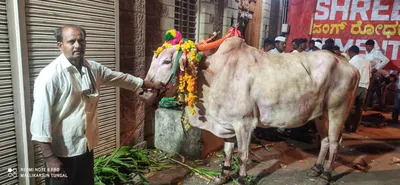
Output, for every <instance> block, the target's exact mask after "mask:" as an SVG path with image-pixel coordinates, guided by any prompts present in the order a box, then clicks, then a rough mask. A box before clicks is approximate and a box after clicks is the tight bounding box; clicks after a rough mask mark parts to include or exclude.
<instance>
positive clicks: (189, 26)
mask: <svg viewBox="0 0 400 185" xmlns="http://www.w3.org/2000/svg"><path fill="white" fill-rule="evenodd" d="M196 9H197V6H196V0H175V21H174V22H175V24H174V27H175V29H177V30H178V31H180V32H181V33H182V37H183V38H188V39H190V40H192V41H195V40H196Z"/></svg>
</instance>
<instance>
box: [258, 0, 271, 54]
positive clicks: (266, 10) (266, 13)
mask: <svg viewBox="0 0 400 185" xmlns="http://www.w3.org/2000/svg"><path fill="white" fill-rule="evenodd" d="M262 9H263V12H262V17H263V25H262V26H261V34H260V37H261V39H260V48H261V47H263V40H264V38H267V37H268V31H269V27H270V26H272V25H270V24H269V19H270V16H271V0H263V8H262Z"/></svg>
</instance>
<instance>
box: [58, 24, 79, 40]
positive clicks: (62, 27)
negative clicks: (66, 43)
mask: <svg viewBox="0 0 400 185" xmlns="http://www.w3.org/2000/svg"><path fill="white" fill-rule="evenodd" d="M64 28H78V29H80V30H81V32H82V33H83V37H84V38H85V39H86V31H85V29H83V28H82V27H80V26H78V25H75V24H66V25H64V26H61V27H59V28H57V29H56V31H55V33H54V35H55V37H56V41H57V42H62V41H63V35H62V32H63V30H64Z"/></svg>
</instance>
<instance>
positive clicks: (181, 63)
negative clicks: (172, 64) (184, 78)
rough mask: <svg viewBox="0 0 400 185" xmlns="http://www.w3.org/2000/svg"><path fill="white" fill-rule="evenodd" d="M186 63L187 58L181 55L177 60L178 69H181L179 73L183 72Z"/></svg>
mask: <svg viewBox="0 0 400 185" xmlns="http://www.w3.org/2000/svg"><path fill="white" fill-rule="evenodd" d="M186 62H187V57H186V55H185V54H183V55H182V56H181V58H180V59H179V69H181V71H185V66H186Z"/></svg>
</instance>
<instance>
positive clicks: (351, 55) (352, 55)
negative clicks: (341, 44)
mask: <svg viewBox="0 0 400 185" xmlns="http://www.w3.org/2000/svg"><path fill="white" fill-rule="evenodd" d="M348 54H349V57H350V59H352V58H353V57H354V56H356V54H355V53H353V52H351V51H350V52H349V53H348Z"/></svg>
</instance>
